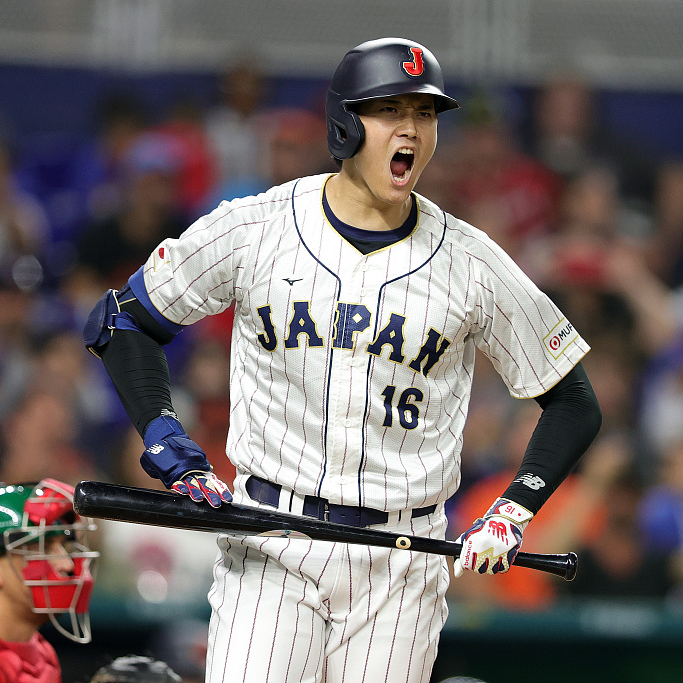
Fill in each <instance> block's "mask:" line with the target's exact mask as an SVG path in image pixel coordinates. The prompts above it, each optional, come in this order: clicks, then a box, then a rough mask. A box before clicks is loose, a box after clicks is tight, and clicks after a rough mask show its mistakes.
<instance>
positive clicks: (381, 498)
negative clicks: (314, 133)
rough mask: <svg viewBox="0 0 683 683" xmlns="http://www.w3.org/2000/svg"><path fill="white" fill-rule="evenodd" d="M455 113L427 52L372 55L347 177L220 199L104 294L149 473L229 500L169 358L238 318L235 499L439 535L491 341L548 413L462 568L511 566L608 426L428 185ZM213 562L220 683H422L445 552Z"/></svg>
mask: <svg viewBox="0 0 683 683" xmlns="http://www.w3.org/2000/svg"><path fill="white" fill-rule="evenodd" d="M458 106H459V105H458V103H457V102H456V101H455V100H454V99H452V98H451V97H449V96H448V95H446V94H445V92H444V84H443V77H442V73H441V69H440V66H439V64H438V62H437V60H436V58H435V57H434V55H433V54H432V53H431V52H430V51H429V50H428V49H427V48H426V47H424V46H422V45H420V44H418V43H416V42H414V41H411V40H403V39H397V38H388V39H380V40H374V41H369V42H366V43H363V44H362V45H359V46H358V47H356V48H354V49H353V50H351V51H350V52H348V53H347V54H346V55H345V56H344V57H343V59H342V60H341V63H340V64H339V66H338V68H337V70H336V72H335V74H334V76H333V78H332V82H331V85H330V88H329V91H328V94H327V104H326V108H327V126H328V146H329V149H330V151H331V153H332V155H333V156H334V158H335V160H336V161H337V164H338V167H339V172H338V173H333V174H325V175H320V176H313V177H305V178H300V179H298V180H295V181H292V182H289V183H286V184H284V185H281V186H278V187H274V188H272V189H270V190H269V191H267V192H265V193H263V194H260V195H258V196H255V197H247V198H244V199H236V200H234V201H231V202H223V203H222V204H221V205H220V206H218V208H216V209H215V210H214V211H213V212H211V213H210V214H208V215H207V216H204V217H202V218H200V219H199V220H197V221H196V222H195V223H194V224H193V225H191V226H190V227H189V228H188V229H187V230H186V231H185V232H184V233H183V235H182V236H181V237H180V239H167V240H165V241H164V242H162V243H161V244H160V245H159V246H158V247H157V249H155V251H154V253H152V254H151V255H150V257H149V259H148V260H147V262H146V263H145V264H144V266H142V267H141V268H140V269H139V270H138V271H137V272H136V273H134V274H133V275H132V276H131V277H130V279H129V281H128V283H127V284H126V285H125V286H124V287H123V288H122V289H121V290H120V291H110V292H107V293H106V294H105V295H104V296H103V298H102V300H101V301H100V302H99V304H98V305H97V306H96V307H95V309H94V310H93V313H92V314H91V317H90V320H89V322H88V324H87V326H86V330H85V339H86V345H87V346H88V347H89V348H90V349H91V350H93V351H94V352H95V353H96V354H99V355H100V356H101V357H102V359H103V361H104V363H105V366H106V368H107V370H108V372H109V374H110V375H111V377H112V379H113V381H114V383H115V385H116V387H117V389H118V391H119V393H120V395H121V397H122V399H123V402H124V404H125V406H126V408H127V410H128V412H129V414H130V415H131V418H132V420H133V422H134V423H135V425H136V426H137V428H138V430H139V432H140V434H141V435H142V436H143V439H144V442H145V445H146V450H145V451H144V453H143V455H142V458H141V462H142V466H143V467H144V468H145V470H146V471H147V472H148V473H149V474H150V475H151V476H152V477H156V478H159V479H161V481H162V482H163V483H164V484H165V485H166V486H167V487H168V488H171V489H173V490H175V491H177V492H179V493H181V494H186V495H189V496H191V497H192V499H193V500H195V501H198V502H202V501H203V500H204V499H205V500H206V501H208V503H209V504H211V505H215V506H218V505H222V504H224V503H226V502H229V501H230V500H231V494H230V491H229V490H228V487H227V486H226V485H225V483H223V482H221V481H220V480H217V478H216V477H215V475H214V474H213V473H212V471H211V466H210V464H209V463H208V462H207V459H206V457H205V455H204V453H203V451H202V450H201V448H200V447H199V445H197V444H196V443H194V442H193V441H192V440H191V438H190V437H189V436H188V434H187V433H186V432H185V430H184V429H183V427H182V425H181V424H180V422H179V421H178V419H177V416H176V414H175V412H174V410H173V404H172V401H171V396H170V391H169V377H168V369H167V367H166V365H165V359H164V353H163V350H162V345H163V344H165V343H167V342H170V341H171V339H172V338H173V337H174V336H175V335H177V334H178V333H180V332H181V331H182V330H183V329H184V328H185V327H186V326H188V325H191V324H192V323H194V322H196V321H198V320H200V319H201V318H203V317H204V316H206V315H215V314H219V313H221V312H222V311H225V310H226V308H227V307H228V306H230V305H231V304H232V303H233V302H234V304H235V322H234V330H233V341H232V357H231V405H232V408H231V416H230V428H229V433H228V440H227V455H228V457H229V458H230V459H231V460H232V462H233V463H234V465H235V467H236V470H237V475H236V478H235V481H234V486H233V490H234V499H235V501H236V502H238V503H240V504H248V505H254V506H259V507H265V508H270V509H273V508H277V509H278V510H280V511H284V512H289V513H293V514H298V515H301V514H303V515H309V516H313V517H316V518H319V519H323V520H329V521H331V522H337V523H343V524H350V525H354V526H359V527H366V526H369V527H376V528H380V529H390V530H392V531H398V532H401V533H406V534H413V535H421V536H426V537H435V538H444V536H445V532H446V517H445V514H444V503H445V501H446V500H447V499H448V498H449V497H450V496H451V495H453V494H454V493H455V492H456V490H457V488H458V484H459V479H460V473H459V472H460V452H461V448H462V432H463V427H464V424H465V419H466V416H467V405H468V400H469V396H470V389H471V383H472V376H473V365H474V358H475V349H476V348H479V349H481V350H482V351H483V352H484V353H485V354H486V355H487V356H488V357H489V359H490V360H491V362H492V363H493V365H494V366H495V368H496V370H497V371H498V372H499V373H500V375H501V377H502V379H503V381H504V382H505V383H506V385H507V387H508V389H509V391H510V393H511V394H512V395H513V396H515V397H517V398H520V399H523V398H534V399H535V400H536V401H538V403H540V404H541V406H542V407H543V412H542V414H541V417H540V420H539V424H538V427H537V429H536V431H535V433H534V435H533V438H532V439H531V442H530V444H529V449H528V452H527V453H526V456H525V457H524V462H523V465H522V467H521V469H520V471H519V473H518V474H517V476H516V477H515V479H514V481H512V482H510V486H509V488H507V490H505V491H501V496H500V498H499V499H497V500H494V501H491V507H490V509H489V510H488V511H486V510H482V518H481V519H479V520H476V521H475V523H474V524H473V526H472V527H471V529H469V530H468V531H467V532H465V533H464V534H463V536H462V540H463V544H464V546H463V553H462V555H461V557H460V558H459V559H458V560H457V561H456V563H455V564H456V574H459V573H461V572H462V571H463V570H473V571H477V572H480V573H484V572H486V573H490V574H495V573H498V572H504V571H507V569H508V568H509V566H510V564H511V563H512V561H513V559H514V557H515V555H516V553H517V551H518V549H519V547H520V544H521V542H522V533H523V530H524V528H525V526H526V525H527V524H528V523H529V522H530V521H531V520H532V518H533V516H534V514H535V513H536V511H537V510H538V509H539V508H540V507H541V505H542V504H543V503H544V502H545V500H546V499H547V498H548V496H549V495H550V494H551V493H552V491H553V490H554V489H555V487H556V486H558V485H559V484H560V482H561V481H562V480H563V478H564V477H565V476H566V475H567V474H568V473H569V472H570V471H571V470H572V468H573V467H574V466H575V464H576V463H577V461H578V459H579V457H580V456H581V454H582V453H583V451H584V450H585V449H586V448H587V446H588V445H589V444H590V442H591V441H592V439H593V438H594V436H595V434H596V433H597V430H598V429H599V425H600V421H601V413H600V408H599V406H598V403H597V401H596V398H595V395H594V393H593V391H592V388H591V386H590V383H589V381H588V379H587V377H586V375H585V372H584V371H583V368H582V366H581V362H580V361H581V358H582V357H583V355H584V354H585V353H586V352H587V351H588V350H589V347H588V345H587V344H586V342H585V341H584V340H583V339H582V338H581V337H580V335H579V334H578V333H577V332H576V330H575V329H574V328H573V326H572V324H571V323H570V322H569V321H568V320H567V319H566V318H565V317H564V316H563V315H562V313H561V312H560V311H559V310H558V309H557V308H556V307H555V306H554V305H553V303H552V302H551V301H550V300H549V299H548V297H547V296H545V295H544V294H543V293H542V292H540V291H539V290H538V289H537V288H536V287H535V286H534V284H533V283H532V282H531V281H530V280H529V279H528V278H527V277H526V276H525V275H524V273H523V272H522V271H521V270H520V269H519V268H518V267H517V266H516V265H515V264H514V263H513V262H512V260H511V259H510V258H509V257H508V256H507V255H506V254H505V253H504V252H503V250H502V249H501V248H499V247H498V246H497V245H496V244H495V243H494V242H493V241H491V240H490V239H489V238H488V237H487V236H486V235H485V234H483V233H482V232H481V231H479V230H477V229H476V228H475V227H473V226H471V225H468V224H466V223H464V222H463V221H461V220H458V219H457V218H455V217H453V216H451V215H448V214H446V213H445V212H444V211H442V210H441V209H439V207H438V206H436V205H435V204H433V203H432V202H431V201H429V200H428V199H426V198H425V197H422V196H420V195H418V194H416V193H415V192H414V191H413V188H414V187H415V183H416V182H417V180H418V178H419V177H420V174H421V172H422V170H423V169H424V168H425V166H426V164H427V163H428V162H429V160H430V158H431V156H432V154H433V152H434V149H435V146H436V141H437V120H438V117H439V116H441V115H442V114H443V113H444V112H447V111H448V110H452V109H457V108H458ZM219 551H220V552H219V558H218V561H217V563H216V565H215V569H214V583H213V586H212V588H211V591H210V594H209V601H210V604H211V606H212V618H211V623H210V629H209V642H208V657H207V672H206V680H207V681H208V682H209V683H219V682H223V681H228V680H229V681H231V682H232V681H242V682H245V683H247V682H248V683H256V682H258V683H261V682H262V681H264V680H268V681H271V682H276V681H277V682H278V683H280V682H281V683H285V682H289V681H305V682H307V683H314V682H315V683H320V682H322V681H325V682H327V683H333V682H334V683H337V682H341V681H348V682H350V681H353V682H354V683H358V682H361V681H366V682H369V681H373V682H374V681H378V680H382V681H396V680H400V681H406V682H407V683H418V682H419V683H426V682H427V681H428V680H429V678H430V672H431V669H432V665H433V662H434V659H435V657H436V653H437V644H438V640H439V633H440V631H441V628H442V626H443V624H444V622H445V620H446V616H447V606H446V601H445V594H446V589H447V585H448V580H449V576H448V569H447V565H446V563H445V561H444V559H443V558H442V557H440V556H436V555H431V554H426V553H410V552H398V551H395V550H390V549H383V548H375V547H366V546H351V545H347V544H343V543H334V544H333V543H328V542H321V541H306V540H302V539H292V538H283V537H273V536H268V535H266V536H250V537H243V536H237V535H230V534H226V535H222V536H220V537H219Z"/></svg>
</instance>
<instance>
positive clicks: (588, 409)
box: [502, 363, 602, 514]
mask: <svg viewBox="0 0 683 683" xmlns="http://www.w3.org/2000/svg"><path fill="white" fill-rule="evenodd" d="M536 401H537V403H538V404H539V405H540V406H541V408H542V409H543V412H542V413H541V416H540V418H539V420H538V424H537V425H536V428H535V429H534V433H533V435H532V436H531V439H530V440H529V445H528V446H527V449H526V452H525V454H524V458H523V460H522V465H521V467H520V468H519V471H518V472H517V476H516V477H515V479H514V481H513V482H512V483H511V484H510V486H509V487H508V488H507V489H506V491H505V493H503V496H502V497H503V498H507V499H508V500H512V501H514V502H515V503H519V504H520V505H523V506H524V507H525V508H527V509H528V510H530V511H531V512H533V513H534V514H535V513H536V512H538V511H539V510H540V508H541V506H542V505H543V504H544V503H545V502H546V501H547V500H548V498H550V495H551V494H552V493H553V491H555V489H556V488H557V487H558V486H559V485H560V484H561V483H562V482H563V481H564V479H565V478H566V477H567V476H568V475H569V473H570V472H571V471H572V470H573V469H574V468H575V467H576V465H577V464H578V462H579V459H580V458H581V456H582V455H583V454H584V452H585V451H586V450H587V449H588V447H589V446H590V444H591V443H592V441H593V439H594V438H595V437H596V436H597V433H598V431H599V430H600V425H601V423H602V412H601V410H600V405H599V403H598V399H597V397H596V396H595V392H594V391H593V387H592V386H591V383H590V380H589V379H588V377H587V375H586V371H585V370H584V368H583V365H582V364H581V363H579V364H578V365H576V367H574V368H573V369H572V370H571V371H570V372H569V373H568V374H567V375H566V376H565V377H564V378H563V379H562V380H561V381H560V382H558V383H557V384H556V385H555V386H554V387H553V388H552V389H550V390H549V391H547V392H546V393H545V394H542V395H541V396H538V397H537V398H536Z"/></svg>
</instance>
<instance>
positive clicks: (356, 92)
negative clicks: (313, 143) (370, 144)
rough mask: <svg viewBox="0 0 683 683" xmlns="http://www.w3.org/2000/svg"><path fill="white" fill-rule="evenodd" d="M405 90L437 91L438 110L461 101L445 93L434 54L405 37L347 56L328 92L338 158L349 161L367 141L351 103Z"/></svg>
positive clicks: (331, 141)
mask: <svg viewBox="0 0 683 683" xmlns="http://www.w3.org/2000/svg"><path fill="white" fill-rule="evenodd" d="M407 93H427V94H430V95H434V105H435V108H436V113H437V114H439V113H441V112H442V111H447V110H449V109H457V108H458V107H459V106H460V105H459V104H458V102H456V101H455V100H454V99H453V98H452V97H449V96H448V95H446V94H445V93H444V85H443V74H442V73H441V67H440V66H439V62H438V61H437V60H436V57H435V56H434V55H433V54H432V53H431V52H430V51H429V50H428V49H427V48H426V47H424V46H423V45H420V44H419V43H416V42H414V41H412V40H404V39H403V38H380V39H379V40H370V41H368V42H366V43H362V44H360V45H358V46H357V47H354V48H353V50H350V51H349V52H347V53H346V54H345V55H344V58H343V59H342V61H341V63H340V64H339V66H338V67H337V70H336V71H335V72H334V76H332V81H331V83H330V87H329V89H328V91H327V101H326V103H325V113H326V115H327V146H328V147H329V149H330V152H331V153H332V155H333V156H334V157H335V158H337V159H350V158H351V157H352V156H353V155H354V154H356V152H358V150H359V149H360V146H361V145H362V144H363V139H364V135H365V131H364V128H363V124H362V122H361V120H360V118H359V117H358V114H356V113H355V112H354V111H353V110H352V109H351V108H350V107H349V105H353V104H355V103H358V102H363V101H364V100H372V99H376V98H378V97H387V96H390V95H404V94H407Z"/></svg>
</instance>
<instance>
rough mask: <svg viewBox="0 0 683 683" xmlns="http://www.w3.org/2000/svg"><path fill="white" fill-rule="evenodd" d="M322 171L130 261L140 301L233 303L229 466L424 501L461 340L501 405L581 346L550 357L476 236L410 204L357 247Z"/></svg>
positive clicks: (544, 326) (531, 307)
mask: <svg viewBox="0 0 683 683" xmlns="http://www.w3.org/2000/svg"><path fill="white" fill-rule="evenodd" d="M326 177H327V176H316V177H312V178H305V179H302V180H300V181H297V182H295V183H288V184H286V185H283V186H281V187H277V188H273V189H272V190H270V191H268V192H267V193H265V194H262V195H258V196H257V197H250V198H246V199H238V200H235V201H233V202H230V203H224V204H222V205H221V206H220V207H218V208H217V209H216V210H215V211H213V212H212V213H211V214H209V215H208V216H205V217H204V218H202V219H200V220H199V221H197V222H196V223H195V224H194V225H193V226H191V227H190V228H189V229H188V230H187V231H186V233H185V234H184V235H183V236H182V237H181V238H180V239H179V240H166V241H165V242H164V243H163V244H162V245H161V246H163V247H164V255H165V258H164V259H163V260H162V259H158V258H156V254H155V255H153V256H152V257H150V259H149V261H148V262H147V264H146V266H145V269H144V277H145V284H146V287H147V289H148V291H149V295H150V299H151V301H152V302H153V303H154V305H155V306H156V307H157V308H158V309H159V311H160V312H161V313H162V314H163V315H165V316H166V317H168V318H169V319H170V320H171V321H173V322H176V323H181V324H189V323H191V322H194V321H196V320H198V319H200V318H201V317H203V316H205V315H210V314H214V313H219V312H221V311H223V310H224V309H225V308H226V307H227V306H228V305H229V304H230V303H231V302H232V301H233V300H234V301H235V302H236V316H235V332H234V340H233V346H232V353H233V357H232V382H231V387H232V397H231V398H232V413H231V426H230V434H229V437H228V443H227V452H228V455H229V457H230V458H231V459H232V460H233V462H234V463H235V464H236V466H237V469H238V472H240V473H245V472H251V473H254V474H257V475H259V476H262V477H264V478H266V479H270V480H271V481H275V482H277V483H280V484H283V485H284V486H286V487H288V488H290V489H295V490H297V491H298V492H300V493H302V494H313V495H321V496H323V497H325V498H328V499H329V500H331V501H333V502H337V503H344V504H351V505H358V504H362V505H366V506H368V507H374V508H378V509H383V510H389V511H396V510H402V509H406V508H413V507H421V506H424V505H431V504H433V503H437V502H442V501H444V500H446V499H447V498H448V497H449V496H450V495H452V494H453V493H454V492H455V490H456V489H457V486H458V483H459V464H460V463H459V457H460V455H459V454H460V449H461V435H462V430H463V427H464V424H465V418H466V414H467V405H468V401H469V396H470V387H471V380H472V376H473V364H474V356H475V353H474V348H475V345H476V346H478V347H479V348H480V349H481V350H482V351H483V352H484V353H485V354H487V355H488V356H489V358H490V359H491V361H492V363H493V364H494V366H495V367H496V369H497V370H498V372H499V373H500V374H501V377H502V378H503V380H504V381H505V383H506V384H507V386H508V388H509V390H510V393H511V394H512V395H513V396H515V397H517V398H526V397H531V396H535V395H538V394H541V393H543V392H544V391H547V389H549V388H550V387H551V386H552V385H554V384H555V383H557V381H559V380H560V379H561V378H562V377H563V376H564V375H565V374H566V373H567V372H568V371H569V370H570V369H571V368H572V367H573V366H574V365H575V364H576V363H577V362H578V360H580V358H581V357H582V356H583V355H584V354H585V353H586V352H587V351H588V346H587V345H586V343H585V342H584V341H583V340H582V339H581V338H580V337H578V336H577V337H576V339H575V340H574V341H572V342H571V343H570V344H568V345H567V346H566V348H564V349H563V351H562V353H561V355H559V357H558V358H555V357H554V356H553V355H552V354H551V353H550V352H549V350H548V349H547V348H546V346H545V345H544V338H545V337H546V336H547V335H548V333H549V332H550V330H552V329H553V328H554V327H555V326H556V325H557V324H558V322H559V321H561V320H562V314H561V313H560V312H559V311H558V310H557V309H556V308H555V306H554V305H553V304H552V303H551V302H550V300H549V299H548V298H547V297H546V296H545V295H544V294H542V293H541V292H540V291H539V290H538V289H537V288H536V287H535V286H534V285H533V283H531V282H530V281H529V279H528V278H527V277H526V276H525V275H524V274H523V273H522V271H521V270H520V269H519V268H518V267H517V266H516V265H515V264H514V263H513V261H512V260H511V259H510V258H509V257H508V256H507V255H506V254H505V253H504V252H503V251H502V250H501V249H500V248H499V247H498V246H497V245H496V244H494V243H493V242H492V241H491V240H490V239H489V238H488V237H487V236H486V235H485V234H484V233H482V232H480V231H478V230H476V229H475V228H473V227H472V226H469V225H467V224H466V223H463V222H462V221H459V220H457V219H455V218H453V217H452V216H445V215H444V214H443V213H442V212H441V211H440V210H439V209H438V207H436V206H435V205H434V204H432V203H431V202H429V201H428V200H426V199H424V198H420V199H419V223H418V226H417V228H416V229H415V230H414V231H413V234H412V235H410V236H409V237H407V238H406V239H404V240H403V241H401V242H400V243H398V244H395V245H393V246H392V247H391V248H386V249H383V250H380V251H378V252H373V253H371V254H369V255H367V256H363V255H362V254H360V253H359V252H358V251H357V250H356V249H355V248H354V247H352V246H351V245H350V244H349V243H348V242H346V241H345V240H344V239H342V238H341V237H340V236H339V235H338V234H337V232H336V231H335V230H334V229H333V228H332V227H331V226H330V225H329V224H328V223H327V222H326V221H325V218H324V215H323V213H322V210H321V189H322V186H323V183H324V181H325V179H326ZM338 302H345V303H346V304H348V305H351V306H362V307H363V310H364V311H366V312H367V315H368V316H369V320H370V324H369V325H368V326H367V327H366V328H365V329H358V330H356V331H355V332H353V334H351V336H350V337H348V338H349V339H352V340H353V348H342V347H339V348H333V342H334V338H335V332H336V329H337V328H336V321H335V315H336V311H337V304H338ZM297 306H299V307H300V308H296V307H297ZM259 311H260V313H259ZM391 321H393V324H394V325H396V326H397V327H396V329H393V328H391V329H389V328H388V327H387V325H388V324H389V323H390V322H391ZM399 323H400V324H399ZM354 324H357V323H356V322H354V321H353V320H348V321H345V327H344V326H342V329H345V330H346V333H345V334H350V333H349V326H351V327H352V326H353V325H354ZM268 326H270V327H268ZM267 328H268V329H267ZM383 330H385V332H384V334H385V337H383V338H382V339H381V341H382V342H385V343H383V344H382V345H378V346H377V347H375V346H373V342H376V341H377V340H378V335H382V334H383V332H382V331H383ZM430 333H431V334H434V335H436V336H435V339H436V340H437V341H436V342H435V343H438V344H443V343H447V345H448V348H447V349H446V350H445V351H444V352H443V354H442V355H441V356H440V357H439V358H438V360H437V361H436V362H435V363H434V364H433V365H432V366H431V368H430V369H429V372H428V373H427V374H425V372H424V363H425V362H426V361H425V360H424V357H423V360H422V361H421V362H422V365H417V366H416V367H417V368H418V369H419V370H420V371H416V369H415V367H412V368H411V367H410V364H411V362H414V363H418V360H417V359H418V357H419V354H420V349H421V348H422V346H423V345H424V344H425V343H426V340H427V339H428V336H429V334H430ZM259 335H262V338H264V339H265V338H270V336H272V339H270V341H271V342H272V344H271V346H269V347H268V348H264V346H263V345H262V344H258V343H254V340H256V339H257V338H258V337H259ZM346 338H347V337H345V339H346ZM338 346H339V345H338ZM372 350H374V352H369V351H372ZM406 390H407V391H408V393H407V394H405V395H404V393H403V392H405V391H406ZM390 394H391V396H389V395H390ZM401 397H404V399H405V401H404V403H407V404H412V406H406V405H404V404H400V405H399V403H400V401H401ZM406 410H407V411H408V412H406ZM410 411H412V413H413V415H411V414H410ZM387 420H389V421H391V426H390V427H388V426H386V421H387ZM238 485H239V482H238Z"/></svg>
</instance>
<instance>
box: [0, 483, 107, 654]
mask: <svg viewBox="0 0 683 683" xmlns="http://www.w3.org/2000/svg"><path fill="white" fill-rule="evenodd" d="M73 494H74V489H73V487H72V486H70V485H69V484H65V483H64V482H61V481H57V480H56V479H43V480H42V481H40V482H38V483H35V482H31V483H23V484H11V485H8V484H2V485H0V532H1V534H2V535H1V536H0V555H4V554H7V555H8V556H9V557H10V558H12V557H15V558H16V557H18V558H21V560H22V564H19V563H15V562H13V563H12V567H13V569H14V570H15V571H16V572H17V575H18V576H19V578H20V579H21V580H22V581H23V583H24V584H25V585H26V586H27V587H28V588H30V590H31V597H32V599H33V611H34V612H36V613H37V614H47V615H48V616H49V618H50V621H51V622H52V624H53V625H54V626H55V628H56V629H57V630H58V631H59V632H60V633H62V634H63V635H65V636H66V637H67V638H69V639H70V640H73V641H75V642H77V643H88V642H90V639H91V634H90V615H89V613H88V608H89V604H90V596H91V594H92V588H93V575H92V573H91V571H90V565H91V562H92V561H93V560H94V559H95V558H97V557H99V553H98V552H96V551H93V550H90V548H89V547H88V546H87V538H86V536H87V533H88V532H89V531H93V530H94V529H96V528H97V527H96V526H95V524H94V522H93V521H92V519H90V518H89V517H80V516H79V515H77V514H76V513H75V512H74V509H73ZM54 539H58V540H59V543H58V544H55V543H54V542H53V540H54ZM65 559H66V560H67V562H66V565H68V566H69V570H68V571H64V570H60V569H57V568H56V567H60V566H61V567H64V566H65ZM58 614H68V615H69V626H70V628H65V627H64V626H63V625H62V624H60V623H59V621H58V620H57V618H56V616H55V615H58Z"/></svg>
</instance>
